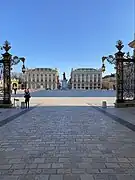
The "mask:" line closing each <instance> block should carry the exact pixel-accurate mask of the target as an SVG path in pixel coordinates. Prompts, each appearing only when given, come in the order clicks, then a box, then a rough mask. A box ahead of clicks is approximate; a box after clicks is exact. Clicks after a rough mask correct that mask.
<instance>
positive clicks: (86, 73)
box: [69, 68, 102, 89]
mask: <svg viewBox="0 0 135 180" xmlns="http://www.w3.org/2000/svg"><path fill="white" fill-rule="evenodd" d="M69 86H70V87H71V88H72V89H101V88H102V69H93V68H79V69H74V70H73V69H72V71H71V78H70V82H69Z"/></svg>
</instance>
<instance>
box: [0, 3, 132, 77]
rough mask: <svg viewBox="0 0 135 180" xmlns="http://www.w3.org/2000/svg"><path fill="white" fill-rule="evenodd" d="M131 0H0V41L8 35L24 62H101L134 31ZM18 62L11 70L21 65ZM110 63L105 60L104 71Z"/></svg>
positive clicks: (66, 67)
mask: <svg viewBox="0 0 135 180" xmlns="http://www.w3.org/2000/svg"><path fill="white" fill-rule="evenodd" d="M133 1H134V0H6V1H1V2H0V6H1V8H0V19H1V20H0V21H1V28H0V44H2V43H3V41H5V40H6V39H7V40H9V42H11V44H12V50H11V52H12V53H13V54H14V55H18V56H25V57H26V66H27V67H28V68H31V67H32V68H34V67H53V68H55V67H57V68H58V69H59V70H60V72H61V74H62V72H64V71H65V72H66V75H67V76H68V77H69V75H70V70H71V68H72V67H73V68H77V67H78V68H79V67H93V68H100V67H101V58H102V56H104V55H108V54H113V53H114V52H115V42H116V41H117V40H118V39H121V40H123V42H124V44H125V51H129V48H128V46H127V44H128V43H129V41H131V40H133V34H134V21H135V20H134V9H133V8H134V6H133V5H134V3H133ZM20 69H21V68H20V65H19V66H17V67H16V68H15V70H18V71H20ZM112 71H113V66H111V65H109V64H107V72H106V73H110V72H112Z"/></svg>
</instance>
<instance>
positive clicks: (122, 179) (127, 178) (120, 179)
mask: <svg viewBox="0 0 135 180" xmlns="http://www.w3.org/2000/svg"><path fill="white" fill-rule="evenodd" d="M116 177H117V180H134V179H135V178H134V177H132V176H131V175H126V174H125V175H123V174H119V175H117V176H116Z"/></svg>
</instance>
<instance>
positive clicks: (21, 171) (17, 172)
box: [13, 169, 28, 175]
mask: <svg viewBox="0 0 135 180" xmlns="http://www.w3.org/2000/svg"><path fill="white" fill-rule="evenodd" d="M27 172H28V170H27V169H15V170H14V172H13V175H21V174H27Z"/></svg>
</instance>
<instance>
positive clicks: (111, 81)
mask: <svg viewBox="0 0 135 180" xmlns="http://www.w3.org/2000/svg"><path fill="white" fill-rule="evenodd" d="M102 89H108V90H109V89H113V90H115V89H116V74H111V75H106V76H104V77H103V78H102Z"/></svg>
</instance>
